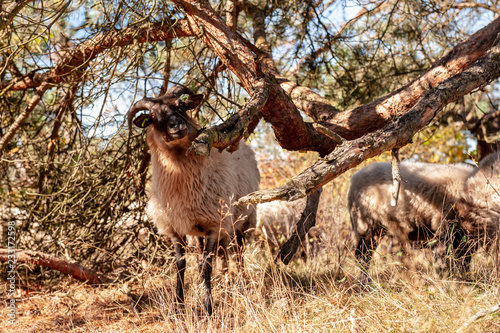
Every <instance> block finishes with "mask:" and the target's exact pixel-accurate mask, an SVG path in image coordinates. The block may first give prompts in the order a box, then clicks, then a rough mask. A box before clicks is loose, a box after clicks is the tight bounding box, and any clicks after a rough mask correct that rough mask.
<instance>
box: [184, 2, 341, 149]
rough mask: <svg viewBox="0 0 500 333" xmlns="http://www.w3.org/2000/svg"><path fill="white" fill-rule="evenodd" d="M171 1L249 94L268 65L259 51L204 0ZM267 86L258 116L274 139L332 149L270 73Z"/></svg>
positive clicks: (302, 146)
mask: <svg viewBox="0 0 500 333" xmlns="http://www.w3.org/2000/svg"><path fill="white" fill-rule="evenodd" d="M174 2H175V3H176V4H178V5H179V6H181V7H182V8H183V9H184V11H185V13H186V15H187V20H188V22H189V27H190V29H191V30H192V31H193V32H194V33H195V34H196V35H197V36H199V37H200V38H201V39H202V40H203V42H204V43H205V44H206V45H207V46H209V47H210V49H212V51H214V53H215V54H216V55H217V56H218V57H219V59H220V60H221V61H222V63H224V65H225V66H226V67H227V68H229V69H230V70H231V71H232V72H233V73H234V74H235V75H236V76H237V77H238V79H240V81H241V84H242V86H243V88H244V89H245V90H246V91H247V92H248V93H250V94H253V93H254V88H253V87H254V86H256V85H257V83H258V81H259V80H261V79H262V77H263V76H265V75H268V74H267V73H266V71H268V69H267V68H266V67H265V64H264V63H263V62H262V58H261V57H259V56H262V53H261V52H260V51H258V50H257V49H256V48H255V47H254V48H252V47H251V46H250V45H249V43H248V41H246V40H245V39H244V38H243V37H241V36H240V35H239V34H238V33H236V32H235V31H233V30H231V29H230V28H229V27H228V26H227V25H226V24H225V23H224V22H223V21H222V19H221V18H219V17H218V16H217V15H216V13H215V12H214V11H213V9H212V8H211V7H210V4H209V3H208V2H207V1H205V0H201V1H194V0H175V1H174ZM263 71H264V73H263ZM268 89H269V98H268V100H267V101H268V102H267V103H266V104H265V105H264V106H263V108H262V111H261V112H262V116H263V118H264V119H265V120H266V121H268V122H270V123H271V125H272V127H273V130H274V133H275V135H276V139H277V141H278V142H279V144H280V145H281V146H282V147H283V148H285V149H289V150H314V151H318V152H319V153H320V154H326V153H328V152H330V151H331V150H332V149H333V147H334V145H335V142H334V141H332V140H331V139H330V138H328V137H325V136H324V135H323V134H321V133H319V132H317V131H316V130H315V129H314V127H313V126H312V125H311V124H307V123H305V122H304V121H303V119H302V117H301V115H300V112H299V111H298V110H297V107H296V106H295V104H294V103H293V101H292V100H291V99H290V97H289V96H288V95H287V93H286V92H285V91H284V90H283V89H282V88H281V87H280V86H279V84H278V82H277V81H276V80H273V79H272V77H270V80H269V84H268ZM228 121H230V122H232V123H230V124H228V125H223V126H224V127H225V128H229V125H231V124H232V125H236V123H234V122H233V121H234V119H230V120H228ZM219 133H220V132H219ZM217 138H218V139H219V140H221V141H228V140H231V138H228V137H227V136H224V135H222V136H221V135H219V136H218V137H217ZM224 145H225V144H223V146H224ZM214 146H216V142H214ZM207 148H208V146H206V147H205V148H203V149H202V148H200V147H199V145H198V148H196V150H200V151H206V150H207Z"/></svg>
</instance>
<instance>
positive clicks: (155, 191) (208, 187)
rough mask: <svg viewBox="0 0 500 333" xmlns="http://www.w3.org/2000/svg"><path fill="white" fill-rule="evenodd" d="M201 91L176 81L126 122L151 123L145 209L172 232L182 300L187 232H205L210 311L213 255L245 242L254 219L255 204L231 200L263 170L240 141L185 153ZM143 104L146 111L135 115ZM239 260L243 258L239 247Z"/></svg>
mask: <svg viewBox="0 0 500 333" xmlns="http://www.w3.org/2000/svg"><path fill="white" fill-rule="evenodd" d="M202 98H203V95H195V94H194V93H193V92H192V91H191V90H189V89H187V88H184V87H180V86H176V87H173V88H171V89H169V90H168V91H167V93H166V94H165V95H163V96H160V97H157V98H144V99H142V100H140V101H138V102H136V103H135V104H134V105H133V106H132V107H131V108H130V110H129V112H128V116H127V118H128V123H129V127H131V123H132V122H133V123H134V124H135V125H136V126H138V127H140V128H146V127H147V135H146V141H147V144H148V146H149V149H150V151H151V162H152V169H153V175H152V177H153V180H152V186H151V192H150V198H149V202H148V206H147V214H148V216H149V217H150V218H151V219H152V220H153V222H154V224H155V225H156V227H157V228H158V230H159V232H160V234H163V235H166V236H168V237H170V238H171V239H172V241H173V243H174V246H175V253H176V263H177V272H178V273H177V289H176V295H177V302H178V303H179V304H181V306H182V304H183V302H184V271H185V267H186V260H185V258H184V254H185V247H186V235H192V236H195V237H199V238H202V237H204V247H203V261H202V264H201V271H202V276H203V279H204V283H205V301H204V309H205V312H206V313H207V314H208V315H211V314H212V303H213V302H212V294H211V283H210V278H211V274H212V257H213V256H214V253H215V251H219V249H220V248H222V252H223V256H224V259H225V261H226V262H227V257H226V256H227V253H226V250H227V247H228V245H229V243H230V242H231V241H232V240H233V239H234V238H235V239H236V242H237V245H238V246H239V247H241V248H242V247H243V243H244V237H245V235H244V233H245V231H246V230H248V229H249V228H252V227H254V226H255V224H256V213H255V209H254V208H253V207H252V206H249V207H240V206H238V207H236V206H233V205H231V202H233V201H235V200H237V199H238V198H240V197H242V196H244V195H246V194H248V193H250V192H253V191H256V190H257V189H258V185H259V181H260V176H259V171H258V169H257V162H256V160H255V155H254V153H253V151H252V150H251V149H250V147H248V146H247V145H245V144H244V143H240V145H239V149H238V150H237V151H235V152H234V153H232V154H230V153H228V152H227V151H223V152H222V153H217V152H215V151H213V152H212V153H211V154H210V156H208V157H207V156H186V152H187V150H188V148H189V147H190V146H191V143H192V142H193V140H194V139H195V138H196V135H197V132H198V129H199V128H200V126H199V125H198V123H197V122H196V121H195V120H194V119H192V118H191V117H189V116H188V114H187V112H186V111H188V110H190V109H193V108H195V107H197V106H198V105H199V104H200V102H201V100H202ZM141 110H148V111H149V112H148V113H145V114H141V115H139V116H138V117H136V118H135V119H134V117H135V115H136V114H137V113H138V112H139V111H141ZM238 253H239V258H238V261H239V263H240V264H241V263H242V260H243V259H242V257H241V251H238Z"/></svg>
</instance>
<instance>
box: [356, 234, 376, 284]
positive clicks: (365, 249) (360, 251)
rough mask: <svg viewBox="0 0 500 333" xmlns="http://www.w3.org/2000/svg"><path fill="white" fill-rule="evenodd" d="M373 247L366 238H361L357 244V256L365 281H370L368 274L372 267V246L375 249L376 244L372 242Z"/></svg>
mask: <svg viewBox="0 0 500 333" xmlns="http://www.w3.org/2000/svg"><path fill="white" fill-rule="evenodd" d="M371 245H372V247H371V248H370V247H369V246H368V244H367V242H366V240H365V239H364V238H361V239H360V240H359V242H358V245H357V246H356V250H355V256H356V259H357V260H358V262H359V264H360V266H361V272H362V274H363V280H364V281H363V282H365V281H369V279H370V276H369V274H368V268H369V267H370V260H371V255H372V253H371V252H372V248H373V249H374V247H373V246H374V244H373V242H371Z"/></svg>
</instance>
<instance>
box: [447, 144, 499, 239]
mask: <svg viewBox="0 0 500 333" xmlns="http://www.w3.org/2000/svg"><path fill="white" fill-rule="evenodd" d="M457 206H458V213H459V221H460V227H461V228H462V229H463V230H464V231H465V232H466V233H467V234H468V236H469V237H470V238H471V239H475V240H484V241H486V243H489V242H490V241H491V240H492V239H494V238H495V237H496V236H498V231H499V224H500V153H499V152H496V153H493V154H490V155H488V156H486V157H485V158H484V159H483V160H482V161H481V162H480V163H479V165H478V168H476V169H475V170H474V172H472V173H471V174H470V176H469V177H468V178H467V180H466V182H465V186H464V190H463V192H462V194H461V196H460V198H459V201H458V203H457ZM471 243H472V244H471V246H477V244H478V243H479V242H475V243H474V242H472V241H471ZM486 245H488V244H486Z"/></svg>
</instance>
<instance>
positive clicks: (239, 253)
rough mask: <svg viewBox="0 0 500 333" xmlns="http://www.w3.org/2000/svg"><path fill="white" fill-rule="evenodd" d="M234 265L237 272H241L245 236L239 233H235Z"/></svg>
mask: <svg viewBox="0 0 500 333" xmlns="http://www.w3.org/2000/svg"><path fill="white" fill-rule="evenodd" d="M236 244H237V247H236V264H237V265H238V270H239V271H242V270H243V252H244V251H245V235H244V234H243V233H242V232H241V231H236Z"/></svg>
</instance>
